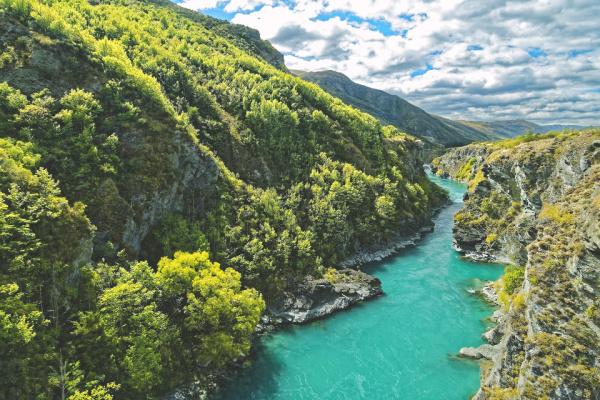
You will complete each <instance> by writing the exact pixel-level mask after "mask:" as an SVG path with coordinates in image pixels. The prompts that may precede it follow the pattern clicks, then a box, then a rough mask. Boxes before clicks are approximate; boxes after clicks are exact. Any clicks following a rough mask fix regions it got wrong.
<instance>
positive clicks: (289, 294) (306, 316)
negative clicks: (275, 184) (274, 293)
mask: <svg viewBox="0 0 600 400" xmlns="http://www.w3.org/2000/svg"><path fill="white" fill-rule="evenodd" d="M338 275H339V279H340V281H339V282H336V283H334V284H332V283H331V282H329V281H328V280H326V279H314V278H312V277H306V278H305V279H303V280H302V281H300V282H298V283H296V284H294V285H292V286H291V287H290V288H289V290H288V291H286V292H284V293H283V294H282V295H280V296H279V297H278V298H277V299H275V301H273V302H272V303H270V304H268V305H267V312H268V314H269V315H270V317H271V319H273V318H276V319H277V320H278V321H279V320H281V321H282V322H285V323H295V324H301V323H304V322H307V321H310V320H313V319H317V318H322V317H324V316H326V315H329V314H332V313H334V312H336V311H339V310H343V309H346V308H348V307H350V305H352V304H354V303H357V302H359V301H362V300H366V299H369V298H372V297H375V296H377V295H379V294H381V293H383V290H382V289H381V281H380V280H379V279H377V278H376V277H374V276H371V275H368V274H365V273H364V272H361V271H356V270H352V269H343V270H340V271H338Z"/></svg>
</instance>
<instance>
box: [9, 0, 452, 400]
mask: <svg viewBox="0 0 600 400" xmlns="http://www.w3.org/2000/svg"><path fill="white" fill-rule="evenodd" d="M421 154H422V146H421V143H420V142H419V141H417V140H416V139H415V138H414V137H411V136H408V135H406V134H404V133H402V132H400V131H398V130H397V129H396V128H394V127H391V126H386V127H384V126H382V125H381V123H380V122H379V121H378V120H376V119H375V118H373V117H372V116H370V115H368V114H365V113H363V112H361V111H359V110H356V109H355V108H352V107H351V106H348V105H346V104H344V103H343V102H342V101H340V100H339V99H336V98H334V97H332V96H331V95H329V94H327V93H325V92H324V91H323V90H322V89H320V88H319V87H318V86H317V85H315V84H312V83H309V82H306V81H304V80H302V79H300V78H297V77H293V76H292V75H290V74H288V73H287V72H286V69H285V67H284V66H283V65H282V64H281V57H280V55H278V53H277V52H276V51H275V50H274V49H273V48H272V46H270V44H268V43H266V42H264V41H262V40H260V37H259V36H258V34H257V32H256V31H253V30H250V29H247V28H244V27H238V26H232V25H229V24H227V23H224V22H219V21H216V20H214V19H211V18H208V17H204V16H201V15H200V14H197V13H195V12H192V11H189V10H185V9H183V8H181V7H178V6H176V5H174V4H171V3H169V2H161V1H133V0H125V1H123V0H114V1H112V0H103V1H97V0H92V1H90V2H88V1H86V0H53V1H46V0H40V1H38V0H11V1H2V2H0V337H1V338H2V340H0V354H1V355H2V357H0V397H1V398H3V399H4V398H6V399H11V400H12V399H32V398H45V399H53V398H70V399H91V398H96V399H97V398H103V399H106V400H110V399H112V398H113V395H114V396H115V398H119V399H140V398H162V396H164V395H166V394H167V393H169V392H171V391H172V390H173V389H174V388H176V387H177V386H178V385H181V383H182V382H183V383H189V382H192V383H193V382H196V383H198V385H199V389H205V388H209V387H212V386H214V385H212V384H211V381H210V376H211V374H212V373H213V371H215V370H217V369H218V368H221V367H223V366H224V365H226V364H228V363H229V362H230V361H232V360H237V359H239V357H240V356H241V355H243V354H249V349H250V338H251V336H252V335H253V334H254V332H255V330H256V326H257V323H258V322H259V320H260V318H261V316H262V314H263V313H264V311H265V309H266V307H267V305H269V304H272V303H273V302H274V301H276V300H277V298H278V297H279V296H281V295H283V294H286V295H288V296H290V297H289V299H292V298H296V299H297V300H298V301H296V300H293V301H292V300H290V301H289V302H288V301H285V302H284V303H285V304H286V305H287V304H288V303H293V304H296V305H297V306H298V307H299V308H301V309H302V310H305V309H306V308H307V307H309V306H310V304H313V305H314V304H315V303H316V302H313V301H312V300H311V299H309V298H307V297H306V296H305V293H304V292H297V293H296V294H294V293H292V294H291V295H290V293H291V292H293V290H294V288H298V287H299V286H298V282H304V283H305V282H306V280H309V281H310V282H309V283H310V284H312V283H314V282H316V283H315V284H314V285H312V286H313V287H315V288H316V287H317V286H318V287H319V288H323V289H324V290H326V291H327V293H328V296H330V297H327V300H326V301H327V302H329V301H330V300H329V299H332V300H331V302H333V303H339V304H343V305H344V307H345V306H346V305H348V304H349V303H348V301H349V299H350V298H353V301H358V300H359V299H358V295H357V294H356V292H357V291H358V290H355V289H354V288H357V287H361V285H362V286H364V285H365V284H366V285H367V286H373V291H372V294H373V295H375V294H377V293H378V292H379V291H378V289H379V288H378V285H379V284H380V283H378V280H376V279H375V278H373V277H369V276H368V275H366V274H345V273H343V272H339V271H338V270H337V269H336V267H338V266H339V265H340V264H341V263H343V262H344V261H346V260H348V258H350V257H352V256H356V255H357V254H360V255H361V257H364V256H365V254H368V253H369V251H370V250H373V249H375V248H376V249H378V250H381V248H382V247H386V246H388V245H389V246H390V247H392V246H394V245H395V244H397V242H398V240H397V239H398V238H399V236H400V234H403V233H404V234H406V233H410V232H415V231H417V230H419V229H420V228H421V227H422V225H423V224H426V223H428V222H429V221H430V218H431V217H430V216H431V213H432V211H433V209H434V208H436V207H439V206H440V205H441V204H442V203H443V202H445V201H447V195H446V194H445V193H444V192H443V191H442V190H441V189H440V188H439V187H437V186H436V185H434V184H432V183H431V181H429V180H428V179H427V177H426V175H425V173H424V171H423V167H422V164H423V163H422V159H421ZM309 277H312V278H309ZM335 284H338V286H337V287H335V286H334V285H335ZM347 284H349V285H350V286H349V285H347ZM303 285H304V286H306V285H305V284H303ZM303 285H300V288H302V287H303ZM340 286H344V287H345V289H342V288H340ZM338 289H340V290H338ZM300 290H301V289H300ZM296 295H297V296H296ZM300 299H303V300H300ZM321 300H322V299H321ZM307 305H308V306H307ZM328 309H331V307H329V308H328ZM318 315H319V316H321V315H323V314H318ZM196 387H198V386H196ZM115 393H116V394H115Z"/></svg>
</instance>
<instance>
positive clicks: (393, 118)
mask: <svg viewBox="0 0 600 400" xmlns="http://www.w3.org/2000/svg"><path fill="white" fill-rule="evenodd" d="M290 72H291V73H292V74H293V75H295V76H298V77H300V78H302V79H304V80H307V81H309V82H313V83H316V84H317V85H319V86H320V87H321V88H322V89H323V90H325V91H326V92H328V93H329V94H331V95H332V96H335V97H338V98H340V99H341V100H342V101H344V102H345V103H347V104H350V105H352V106H354V107H357V108H358V109H360V110H361V111H364V112H366V113H368V114H371V115H373V116H374V117H375V118H377V119H379V120H380V121H381V122H382V124H384V125H386V124H389V125H392V126H395V127H396V128H398V129H399V130H401V131H404V132H406V133H408V134H410V135H413V136H416V137H418V138H420V139H423V140H426V141H428V142H431V143H433V144H437V145H443V146H444V147H454V146H460V145H465V144H468V143H472V142H482V141H497V140H503V139H507V138H513V137H517V136H522V135H525V134H526V133H527V132H528V131H531V132H533V133H547V132H550V131H556V130H563V129H575V130H579V129H583V128H586V126H580V125H561V124H552V125H538V124H535V123H533V122H529V121H525V120H506V121H491V122H487V121H465V120H451V119H448V118H445V117H442V116H438V115H434V114H429V113H427V112H426V111H425V110H422V109H421V108H419V107H417V106H415V105H414V104H411V103H410V102H408V101H406V100H404V99H402V98H401V97H399V96H397V95H393V94H390V93H388V92H386V91H384V90H380V89H373V88H370V87H368V86H365V85H361V84H358V83H356V82H354V81H352V80H351V79H350V78H349V77H347V76H346V75H344V74H342V73H341V72H337V71H332V70H325V71H316V72H307V71H300V70H290Z"/></svg>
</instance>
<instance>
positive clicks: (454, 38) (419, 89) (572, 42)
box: [178, 0, 600, 125]
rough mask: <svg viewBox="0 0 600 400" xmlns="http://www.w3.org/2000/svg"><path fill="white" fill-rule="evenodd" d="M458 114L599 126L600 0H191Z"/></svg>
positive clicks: (284, 48) (292, 55)
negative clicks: (483, 0) (599, 0)
mask: <svg viewBox="0 0 600 400" xmlns="http://www.w3.org/2000/svg"><path fill="white" fill-rule="evenodd" d="M178 2H179V4H180V5H182V6H184V7H187V8H190V9H195V10H198V11H200V12H202V13H205V14H207V15H210V16H213V17H217V18H220V19H226V20H228V21H231V22H233V23H239V24H243V25H247V26H250V27H253V28H255V29H257V30H259V31H260V33H261V37H262V38H263V39H266V40H269V41H270V42H271V43H272V44H273V45H274V46H275V47H276V48H277V49H278V50H279V51H281V52H282V53H283V54H284V55H285V62H286V65H287V66H288V67H289V68H291V69H301V70H311V71H318V70H326V69H330V70H335V71H338V72H341V73H344V74H346V75H347V76H348V77H350V78H351V79H353V80H355V81H357V82H359V83H362V84H365V85H368V86H371V87H374V88H377V89H382V90H385V91H387V92H390V93H393V94H397V95H399V96H401V97H402V98H404V99H406V100H408V101H410V102H412V103H414V104H416V105H418V106H419V107H422V108H423V109H425V110H426V111H428V112H430V113H434V114H437V115H442V116H445V117H448V118H452V119H467V120H488V121H489V120H507V119H526V120H529V121H532V122H537V123H541V124H546V123H548V124H550V123H567V124H581V125H590V124H593V125H600V49H599V47H600V2H598V1H597V0H535V1H523V0H519V1H511V0H487V1H485V2H482V1H480V0H403V1H399V0H361V1H356V0H184V1H178Z"/></svg>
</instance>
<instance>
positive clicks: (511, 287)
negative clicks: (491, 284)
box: [502, 265, 525, 294]
mask: <svg viewBox="0 0 600 400" xmlns="http://www.w3.org/2000/svg"><path fill="white" fill-rule="evenodd" d="M502 279H503V281H504V290H505V291H506V293H508V294H513V293H514V292H515V290H516V289H517V288H519V287H521V285H522V284H523V280H524V279H525V267H521V266H516V265H508V266H507V267H506V269H505V270H504V277H503V278H502Z"/></svg>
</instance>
